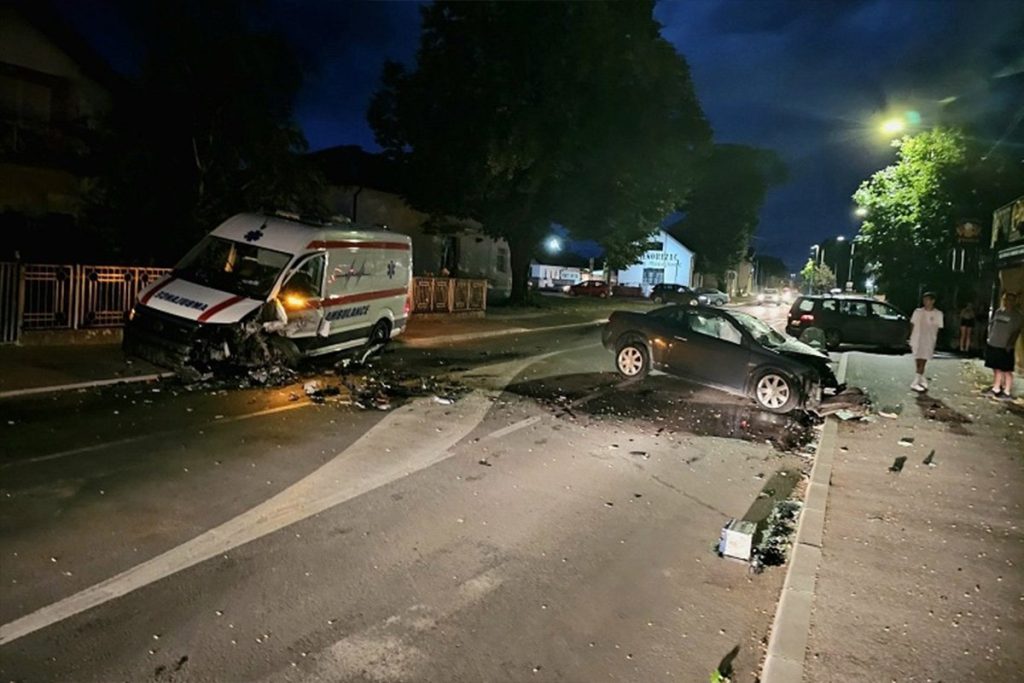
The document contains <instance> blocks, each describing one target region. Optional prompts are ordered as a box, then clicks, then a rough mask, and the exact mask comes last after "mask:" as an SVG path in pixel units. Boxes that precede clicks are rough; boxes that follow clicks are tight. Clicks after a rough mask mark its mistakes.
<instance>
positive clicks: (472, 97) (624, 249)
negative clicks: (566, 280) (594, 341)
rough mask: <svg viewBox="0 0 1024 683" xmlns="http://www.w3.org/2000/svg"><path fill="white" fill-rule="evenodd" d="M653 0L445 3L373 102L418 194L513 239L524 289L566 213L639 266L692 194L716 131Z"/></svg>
mask: <svg viewBox="0 0 1024 683" xmlns="http://www.w3.org/2000/svg"><path fill="white" fill-rule="evenodd" d="M652 7H653V4H652V3H651V2H632V3H617V2H588V3H516V2H479V3H450V2H439V3H435V4H433V5H430V6H428V7H425V8H424V9H423V32H422V35H421V39H420V47H419V51H418V53H417V61H416V66H415V69H414V70H412V71H407V70H406V69H404V68H403V67H402V66H400V65H398V64H393V63H392V64H388V65H387V66H386V67H385V69H384V73H383V84H382V87H381V89H380V90H379V91H378V93H377V94H376V96H375V97H374V100H373V102H372V103H371V106H370V110H369V120H370V123H371V125H372V126H373V128H374V131H375V132H376V135H377V140H378V142H379V143H380V144H381V146H382V147H384V148H385V149H386V150H387V151H388V153H389V154H391V155H393V156H394V157H395V158H396V159H398V160H400V161H401V163H403V164H404V166H405V168H406V170H407V171H408V179H409V182H408V184H407V188H406V198H407V199H408V201H409V202H410V203H411V204H412V205H413V206H415V207H416V208H418V209H420V210H423V211H425V212H428V213H431V214H450V215H454V216H458V217H467V218H472V219H475V220H478V221H479V222H480V223H481V224H482V225H483V229H484V230H486V231H487V232H488V233H489V234H491V235H493V236H495V237H500V238H504V239H506V240H507V241H508V243H509V245H510V249H511V257H512V271H513V272H512V276H513V285H512V286H513V299H514V300H517V301H521V300H523V299H524V298H525V296H526V294H527V289H526V283H527V277H528V270H529V258H530V255H531V254H532V253H533V251H534V248H535V246H536V245H537V243H538V242H539V241H540V240H541V239H542V238H543V236H544V235H545V234H547V231H548V230H549V227H550V225H551V224H552V223H553V222H555V223H559V224H561V225H562V226H564V227H565V228H566V229H567V230H569V232H570V234H571V235H572V236H573V237H576V238H584V239H595V240H597V241H598V242H600V243H601V244H602V245H604V246H605V248H606V249H607V250H608V251H609V254H610V255H613V256H614V258H615V259H618V260H621V261H623V262H628V261H629V260H631V258H635V256H636V255H637V254H639V253H640V252H642V251H643V250H644V248H645V245H646V241H647V238H648V236H649V235H650V233H651V232H652V231H653V230H654V229H655V228H656V227H657V224H658V221H660V220H661V219H662V218H663V217H664V216H665V215H666V214H667V213H669V212H671V211H672V209H673V208H674V207H675V206H678V205H679V204H680V203H681V202H682V201H683V199H684V198H685V196H686V194H687V192H688V190H689V186H690V182H691V180H692V177H693V171H694V167H695V164H696V162H697V160H698V159H699V157H700V155H701V154H702V153H703V151H704V148H705V146H706V145H707V144H708V141H709V139H710V129H709V128H708V125H707V123H706V121H705V119H704V117H703V114H702V112H701V109H700V105H699V103H698V101H697V98H696V95H695V94H694V91H693V85H692V82H691V80H690V74H689V69H688V67H687V65H686V62H685V60H684V59H683V58H682V57H681V56H680V55H679V54H678V53H676V52H675V50H674V49H673V48H672V46H671V45H670V44H669V43H668V42H667V41H665V40H664V39H663V38H661V36H660V34H659V26H658V24H657V23H656V22H655V21H654V20H653V19H652V16H651V11H652Z"/></svg>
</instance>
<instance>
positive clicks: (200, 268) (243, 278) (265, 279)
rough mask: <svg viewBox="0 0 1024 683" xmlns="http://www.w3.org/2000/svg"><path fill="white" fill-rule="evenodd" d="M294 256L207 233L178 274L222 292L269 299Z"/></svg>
mask: <svg viewBox="0 0 1024 683" xmlns="http://www.w3.org/2000/svg"><path fill="white" fill-rule="evenodd" d="M291 259H292V257H291V255H290V254H285V253H284V252H280V251H272V250H270V249H264V248H263V247H257V246H256V245H254V244H246V243H244V242H233V241H231V240H226V239H224V238H222V237H214V236H213V235H207V236H206V237H205V238H204V239H203V241H202V242H200V243H199V244H197V245H196V246H195V248H193V249H192V251H190V252H189V253H188V254H186V256H185V258H183V259H182V260H181V262H180V263H179V264H178V266H177V268H175V274H176V275H177V276H178V277H180V278H182V279H183V280H188V281H189V282H195V283H196V284H199V285H205V286H206V287H212V288H214V289H219V290H221V291H223V292H231V293H232V294H240V295H242V296H247V297H251V298H253V299H266V298H267V296H268V295H269V294H270V290H271V289H273V287H274V283H275V282H277V278H278V276H280V275H281V271H282V270H284V267H285V266H286V265H288V262H289V261H291Z"/></svg>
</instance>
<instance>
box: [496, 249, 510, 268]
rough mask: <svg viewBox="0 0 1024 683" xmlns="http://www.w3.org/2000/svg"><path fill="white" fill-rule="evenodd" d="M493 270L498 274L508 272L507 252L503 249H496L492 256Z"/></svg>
mask: <svg viewBox="0 0 1024 683" xmlns="http://www.w3.org/2000/svg"><path fill="white" fill-rule="evenodd" d="M494 268H495V270H497V271H498V272H499V273H507V272H508V250H507V249H505V248H504V247H498V249H497V251H496V252H495V254H494Z"/></svg>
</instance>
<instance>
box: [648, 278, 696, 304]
mask: <svg viewBox="0 0 1024 683" xmlns="http://www.w3.org/2000/svg"><path fill="white" fill-rule="evenodd" d="M696 300H697V292H695V291H693V290H692V289H690V288H689V287H687V286H686V285H670V284H666V283H664V282H662V283H659V284H656V285H654V287H653V288H652V289H651V301H653V302H654V303H656V304H675V303H681V304H688V303H690V302H691V301H696Z"/></svg>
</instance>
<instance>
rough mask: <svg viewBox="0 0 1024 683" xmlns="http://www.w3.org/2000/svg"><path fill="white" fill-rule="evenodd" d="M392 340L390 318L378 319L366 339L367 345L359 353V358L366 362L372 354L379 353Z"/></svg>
mask: <svg viewBox="0 0 1024 683" xmlns="http://www.w3.org/2000/svg"><path fill="white" fill-rule="evenodd" d="M390 340H391V322H390V321H389V320H378V321H377V324H376V325H374V326H373V329H372V330H370V336H369V337H367V339H366V345H365V346H364V347H363V351H362V353H361V354H360V355H359V360H360V361H361V362H363V363H365V362H366V360H367V359H368V358H369V357H370V356H374V355H379V354H380V353H381V352H382V351H383V350H384V347H385V346H387V343H388V342H389V341H390Z"/></svg>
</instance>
